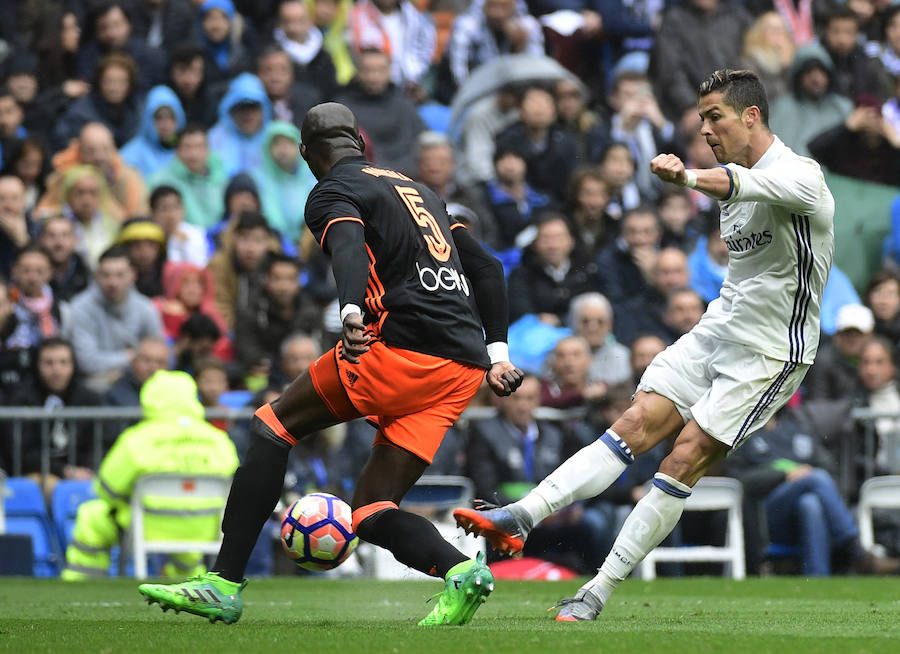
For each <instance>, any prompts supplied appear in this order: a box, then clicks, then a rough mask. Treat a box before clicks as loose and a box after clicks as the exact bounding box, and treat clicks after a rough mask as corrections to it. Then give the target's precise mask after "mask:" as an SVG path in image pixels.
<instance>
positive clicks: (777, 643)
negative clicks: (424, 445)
mask: <svg viewBox="0 0 900 654" xmlns="http://www.w3.org/2000/svg"><path fill="white" fill-rule="evenodd" d="M577 587H578V582H575V583H572V582H566V583H561V582H556V583H549V582H509V581H501V582H499V583H498V584H497V589H496V591H495V592H494V594H493V595H492V596H491V597H490V598H489V600H488V602H487V604H485V605H484V606H483V607H482V608H481V610H479V612H478V613H477V614H476V615H475V618H474V620H473V621H472V623H470V624H469V625H468V626H465V627H446V628H429V629H425V628H420V627H417V626H416V622H417V621H418V620H419V618H421V617H422V616H424V615H425V613H427V611H428V608H429V606H430V605H428V606H426V604H425V599H426V598H427V597H428V596H429V595H431V594H432V593H434V592H437V590H438V589H439V584H437V583H436V582H435V583H431V582H427V581H424V582H423V581H399V582H378V581H372V580H323V579H310V578H277V579H267V580H257V581H253V582H252V583H251V584H250V586H249V587H248V588H247V590H246V591H245V592H244V616H243V618H242V619H241V621H240V622H239V623H237V624H236V625H232V626H226V625H223V624H221V623H219V624H215V625H212V624H209V623H208V622H206V621H205V620H203V619H201V618H198V617H196V616H192V615H187V614H184V613H182V614H180V615H175V614H174V613H173V612H171V611H170V612H168V613H165V614H163V613H162V612H161V611H160V609H159V607H158V606H156V605H154V606H152V607H150V606H148V605H146V604H145V603H144V602H143V601H142V599H141V597H140V596H139V595H138V592H137V583H136V582H135V581H132V580H109V581H98V582H88V583H83V584H65V583H62V582H60V581H56V580H33V579H21V578H0V651H10V652H22V653H26V652H54V653H59V652H97V653H101V652H102V653H109V654H115V653H118V652H123V653H125V652H190V653H192V654H199V653H201V652H217V653H222V652H264V653H266V654H268V653H272V654H283V653H288V654H294V653H297V654H334V653H342V654H356V653H358V652H379V653H381V652H387V653H393V652H398V653H404V654H405V653H408V652H409V653H418V652H422V653H423V654H441V653H443V652H447V653H451V652H452V653H453V654H469V653H476V652H489V653H491V654H500V653H504V652H510V653H512V652H514V653H515V654H529V653H531V652H550V653H552V654H580V653H582V652H603V653H612V652H640V653H645V652H670V653H672V654H702V653H704V652H711V653H715V654H730V653H731V652H752V653H753V654H762V653H764V652H777V653H778V654H798V653H800V652H814V653H817V654H818V653H823V652H839V653H841V654H845V653H849V652H892V653H898V652H900V580H898V579H896V578H879V579H875V578H835V579H816V580H806V579H800V578H789V577H781V578H766V579H749V580H747V581H742V582H735V581H731V580H726V579H715V578H687V579H660V580H657V581H654V582H641V581H628V582H626V583H624V584H623V585H622V586H621V587H620V588H619V590H618V591H617V592H616V594H615V595H614V596H613V599H612V600H611V602H610V604H609V605H607V607H606V608H605V609H604V611H603V613H602V615H601V616H600V619H598V620H597V621H596V622H593V623H578V624H565V623H557V622H554V621H553V619H552V617H551V616H552V614H550V613H547V612H546V609H547V607H548V606H550V605H552V604H553V603H554V602H555V601H556V600H557V599H559V598H560V597H562V596H564V595H571V594H572V593H573V591H574V590H575V589H576V588H577Z"/></svg>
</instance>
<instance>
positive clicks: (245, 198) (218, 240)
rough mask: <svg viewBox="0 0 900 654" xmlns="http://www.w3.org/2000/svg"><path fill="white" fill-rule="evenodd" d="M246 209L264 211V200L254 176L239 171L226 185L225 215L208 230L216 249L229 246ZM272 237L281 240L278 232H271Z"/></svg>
mask: <svg viewBox="0 0 900 654" xmlns="http://www.w3.org/2000/svg"><path fill="white" fill-rule="evenodd" d="M245 211H252V212H255V213H260V212H262V201H261V200H260V197H259V188H258V187H257V186H256V182H255V181H254V180H253V177H252V176H251V175H250V174H249V173H238V174H237V175H235V176H234V177H232V178H231V179H230V180H229V181H228V186H226V187H225V213H224V215H223V216H222V218H221V220H220V221H219V223H218V224H216V225H214V226H213V227H211V228H210V229H209V230H208V231H207V237H208V238H209V240H210V242H211V244H212V246H213V248H214V249H216V250H220V249H222V248H223V247H227V246H228V241H230V240H231V239H232V238H233V236H232V234H233V233H234V227H235V223H236V221H237V219H238V217H239V216H240V215H241V214H242V213H243V212H245ZM267 224H268V221H267ZM270 238H271V239H272V241H273V242H274V243H276V244H277V243H278V242H279V236H278V235H277V234H274V233H271V234H270Z"/></svg>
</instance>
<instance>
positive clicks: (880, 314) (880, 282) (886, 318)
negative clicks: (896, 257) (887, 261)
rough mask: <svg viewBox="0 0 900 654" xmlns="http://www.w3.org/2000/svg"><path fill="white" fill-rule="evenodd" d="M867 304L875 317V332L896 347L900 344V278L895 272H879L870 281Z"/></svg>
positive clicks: (866, 293) (867, 289) (866, 295)
mask: <svg viewBox="0 0 900 654" xmlns="http://www.w3.org/2000/svg"><path fill="white" fill-rule="evenodd" d="M865 304H866V306H868V307H869V308H870V309H871V310H872V315H873V316H874V317H875V327H874V332H875V333H876V334H878V335H879V336H884V337H885V338H887V339H888V340H889V341H890V342H891V343H892V344H893V345H894V347H897V345H898V344H900V276H898V274H897V273H896V272H894V271H893V270H879V271H878V272H876V273H875V274H874V275H872V277H871V278H870V279H869V285H868V286H867V287H866V292H865Z"/></svg>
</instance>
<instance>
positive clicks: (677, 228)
mask: <svg viewBox="0 0 900 654" xmlns="http://www.w3.org/2000/svg"><path fill="white" fill-rule="evenodd" d="M656 206H657V211H658V212H659V221H660V223H662V230H663V232H662V239H661V241H660V246H661V247H674V248H678V249H679V250H681V251H682V252H692V251H693V250H694V246H695V245H696V244H697V239H698V237H699V229H698V223H699V222H701V221H700V216H699V215H698V212H697V208H696V207H695V206H694V204H693V202H691V194H690V189H688V188H686V187H683V186H682V187H679V186H674V185H672V184H669V185H667V186H665V187H663V189H662V191H661V192H660V196H659V199H658V200H657V205H656Z"/></svg>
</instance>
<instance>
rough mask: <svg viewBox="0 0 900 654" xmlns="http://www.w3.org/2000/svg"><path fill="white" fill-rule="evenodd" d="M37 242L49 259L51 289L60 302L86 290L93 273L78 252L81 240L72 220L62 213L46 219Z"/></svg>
mask: <svg viewBox="0 0 900 654" xmlns="http://www.w3.org/2000/svg"><path fill="white" fill-rule="evenodd" d="M37 243H38V245H39V246H40V247H41V249H42V250H43V251H44V252H46V253H47V256H48V257H49V258H50V268H51V271H50V289H51V290H52V291H53V297H54V298H55V299H56V300H57V301H58V302H68V301H69V300H71V299H72V298H73V297H75V296H76V295H77V294H78V293H81V291H83V290H84V289H86V288H87V286H88V283H89V282H90V279H91V271H90V269H89V268H88V266H87V264H86V263H85V262H84V258H83V257H82V256H81V255H80V254H78V252H76V251H75V250H76V248H77V246H78V239H77V238H76V237H75V225H74V224H73V223H72V221H71V220H69V219H68V218H67V217H65V216H63V215H61V214H56V215H53V216H49V217H48V218H46V219H44V221H43V222H42V223H41V227H40V231H39V232H38V236H37Z"/></svg>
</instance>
